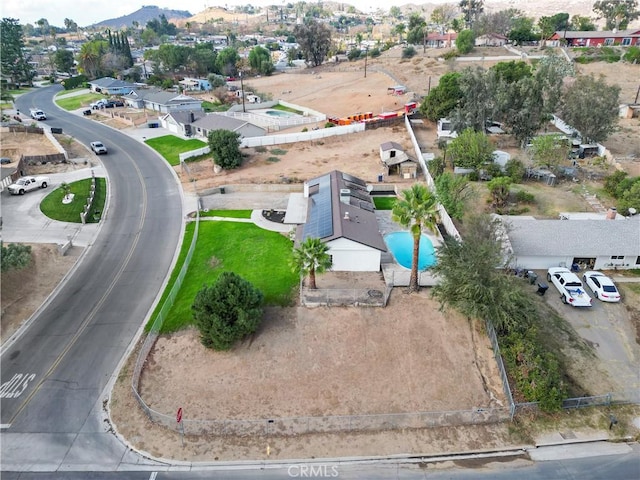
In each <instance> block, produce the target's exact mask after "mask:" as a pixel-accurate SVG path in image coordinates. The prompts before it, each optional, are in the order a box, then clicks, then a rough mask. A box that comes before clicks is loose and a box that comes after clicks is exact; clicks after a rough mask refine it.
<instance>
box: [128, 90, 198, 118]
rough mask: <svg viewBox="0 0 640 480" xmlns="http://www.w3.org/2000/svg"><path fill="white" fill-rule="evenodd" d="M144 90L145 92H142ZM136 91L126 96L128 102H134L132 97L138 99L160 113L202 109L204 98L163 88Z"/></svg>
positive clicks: (148, 107)
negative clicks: (199, 98) (200, 98)
mask: <svg viewBox="0 0 640 480" xmlns="http://www.w3.org/2000/svg"><path fill="white" fill-rule="evenodd" d="M142 92H144V93H142ZM142 92H138V91H136V92H135V94H132V95H129V96H127V97H126V101H127V103H132V102H131V101H130V99H132V98H134V99H136V103H137V104H138V105H139V104H140V103H141V104H142V107H137V108H145V109H147V110H153V111H155V112H158V113H161V114H163V113H171V112H176V111H187V112H192V111H198V110H202V100H198V99H196V98H193V97H190V96H188V95H183V94H179V93H175V92H168V91H162V90H151V91H142Z"/></svg>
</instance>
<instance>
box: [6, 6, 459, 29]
mask: <svg viewBox="0 0 640 480" xmlns="http://www.w3.org/2000/svg"><path fill="white" fill-rule="evenodd" d="M288 1H292V3H294V2H293V0H288ZM288 1H287V2H283V1H282V0H232V1H228V2H223V1H222V0H218V1H215V0H214V1H208V2H207V1H203V0H178V1H176V0H174V1H171V0H155V1H154V0H130V1H126V0H115V1H113V2H108V1H107V2H105V1H104V0H2V2H1V6H0V12H2V13H1V15H2V18H6V17H10V18H17V19H18V20H19V23H21V24H25V23H31V24H33V25H35V23H36V21H37V20H39V19H41V18H45V19H47V21H48V22H49V24H50V25H55V26H57V27H64V19H65V18H70V19H71V20H73V21H74V22H76V23H77V24H78V25H79V26H81V27H84V26H87V25H91V24H93V23H96V22H100V21H102V20H107V19H109V18H116V17H121V16H123V15H128V14H130V13H133V12H135V11H136V10H138V9H139V8H140V7H142V6H143V5H156V6H158V7H160V8H171V9H175V10H187V11H189V12H191V13H192V14H196V13H199V12H201V11H203V10H205V9H206V8H207V7H215V6H225V5H226V6H227V7H232V6H234V5H247V4H251V5H253V6H264V5H278V4H285V3H288ZM452 1H453V0H428V2H429V3H451V2H452ZM309 3H311V2H309ZM346 3H347V4H349V5H353V6H354V7H356V8H358V9H359V10H361V11H363V12H365V13H368V12H371V11H374V10H376V9H378V8H382V9H384V10H388V9H389V8H390V7H391V6H393V5H397V6H401V5H405V4H407V3H412V2H411V1H410V0H351V1H348V2H346ZM414 3H421V2H414Z"/></svg>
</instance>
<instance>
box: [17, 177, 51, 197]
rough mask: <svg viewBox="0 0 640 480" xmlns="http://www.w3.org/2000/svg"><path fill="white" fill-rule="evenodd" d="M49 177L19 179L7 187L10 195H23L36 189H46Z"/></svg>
mask: <svg viewBox="0 0 640 480" xmlns="http://www.w3.org/2000/svg"><path fill="white" fill-rule="evenodd" d="M47 185H49V177H41V176H40V177H21V178H19V179H18V180H16V183H12V184H11V185H9V186H8V187H7V190H9V193H10V194H11V195H24V194H25V193H26V192H28V191H31V190H36V189H37V188H47Z"/></svg>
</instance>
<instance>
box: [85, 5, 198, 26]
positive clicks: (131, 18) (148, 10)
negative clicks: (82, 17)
mask: <svg viewBox="0 0 640 480" xmlns="http://www.w3.org/2000/svg"><path fill="white" fill-rule="evenodd" d="M160 15H164V16H165V17H166V18H167V20H169V21H172V22H174V23H175V21H176V20H177V19H182V18H189V17H191V12H188V11H186V10H171V9H169V8H159V7H156V6H154V5H150V6H144V7H142V8H140V9H139V10H136V11H135V12H133V13H130V14H129V15H125V16H123V17H118V18H110V19H108V20H103V21H101V22H99V23H96V24H94V25H92V26H93V27H105V28H112V29H118V28H122V27H130V26H131V25H132V24H133V22H138V24H139V25H141V26H144V25H146V24H147V22H148V21H149V20H153V19H154V18H160Z"/></svg>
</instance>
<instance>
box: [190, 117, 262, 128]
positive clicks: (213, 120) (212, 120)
mask: <svg viewBox="0 0 640 480" xmlns="http://www.w3.org/2000/svg"><path fill="white" fill-rule="evenodd" d="M193 125H194V126H196V127H198V128H202V129H203V130H231V131H232V132H235V131H236V130H238V129H240V128H242V127H244V126H245V125H251V126H252V127H255V128H260V127H258V126H256V125H253V124H252V123H250V122H247V121H245V120H239V119H237V118H234V117H227V116H225V115H218V114H215V113H210V114H208V115H205V116H204V117H202V118H199V119H197V120H196V121H195V122H193ZM263 130H264V129H263Z"/></svg>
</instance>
